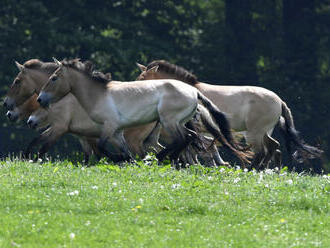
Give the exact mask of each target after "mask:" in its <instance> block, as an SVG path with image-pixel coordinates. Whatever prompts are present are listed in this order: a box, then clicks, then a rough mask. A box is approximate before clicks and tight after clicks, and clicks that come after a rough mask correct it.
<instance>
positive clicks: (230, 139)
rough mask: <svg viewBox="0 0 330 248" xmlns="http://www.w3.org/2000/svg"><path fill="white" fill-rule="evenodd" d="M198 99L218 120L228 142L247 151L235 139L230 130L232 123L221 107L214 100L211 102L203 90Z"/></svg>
mask: <svg viewBox="0 0 330 248" xmlns="http://www.w3.org/2000/svg"><path fill="white" fill-rule="evenodd" d="M198 100H200V101H201V103H202V104H203V106H205V107H206V108H207V109H208V111H209V112H210V114H211V115H212V117H213V118H214V120H215V121H216V123H217V125H218V126H219V129H220V131H221V133H222V134H223V136H224V137H225V138H226V140H227V141H228V143H229V144H230V145H231V146H232V147H233V148H235V149H237V150H238V151H246V150H247V149H246V148H243V147H242V146H241V145H239V144H238V143H237V142H236V141H235V139H234V137H233V134H232V132H231V131H230V124H229V121H228V119H227V117H226V115H225V114H224V113H223V112H221V111H220V110H219V108H218V107H217V106H216V105H215V104H214V103H213V102H211V100H210V99H208V98H207V97H206V96H204V95H203V94H202V93H201V92H198Z"/></svg>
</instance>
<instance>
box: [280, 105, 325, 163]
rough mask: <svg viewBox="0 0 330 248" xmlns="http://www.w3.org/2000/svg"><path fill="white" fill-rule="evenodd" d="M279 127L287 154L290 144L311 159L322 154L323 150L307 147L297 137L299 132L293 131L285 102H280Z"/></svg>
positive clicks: (291, 119) (289, 111)
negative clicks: (308, 155)
mask: <svg viewBox="0 0 330 248" xmlns="http://www.w3.org/2000/svg"><path fill="white" fill-rule="evenodd" d="M279 127H280V129H281V131H282V132H281V133H282V135H283V136H284V139H285V145H286V149H287V151H288V153H289V154H291V153H292V151H291V144H292V143H293V144H294V145H296V146H297V148H298V149H301V150H303V151H305V152H307V153H308V154H310V155H311V158H318V157H320V156H321V155H322V153H323V152H324V151H323V150H321V149H319V148H317V147H314V146H311V145H308V144H306V143H305V141H304V140H303V139H302V138H301V137H300V136H299V132H298V131H297V130H296V129H295V126H294V122H293V117H292V114H291V110H290V109H289V108H288V106H287V105H286V103H285V102H283V101H282V115H281V117H280V120H279Z"/></svg>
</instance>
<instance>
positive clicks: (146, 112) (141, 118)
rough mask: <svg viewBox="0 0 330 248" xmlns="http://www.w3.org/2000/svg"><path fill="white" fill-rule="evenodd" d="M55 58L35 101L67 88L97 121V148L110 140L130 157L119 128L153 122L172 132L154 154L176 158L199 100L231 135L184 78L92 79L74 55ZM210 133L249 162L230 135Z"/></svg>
mask: <svg viewBox="0 0 330 248" xmlns="http://www.w3.org/2000/svg"><path fill="white" fill-rule="evenodd" d="M54 61H55V63H57V65H58V69H57V70H56V71H55V72H54V73H53V75H51V76H50V78H49V80H48V82H47V83H46V84H45V85H44V86H43V88H42V90H41V92H40V94H39V97H38V102H39V103H40V104H41V106H44V107H46V106H48V105H49V104H50V103H54V102H57V101H59V100H60V99H62V98H63V97H64V96H65V95H67V94H69V93H72V94H73V95H74V96H75V97H76V98H77V100H78V101H79V103H80V104H81V106H82V107H83V108H84V109H85V111H86V112H87V113H88V115H89V116H90V117H91V118H92V119H93V120H94V121H95V122H97V123H98V124H100V125H101V126H102V132H101V136H100V142H99V148H100V149H101V150H102V151H103V150H104V146H105V144H106V142H107V141H109V142H110V143H111V144H112V145H114V147H117V148H118V149H119V151H120V152H121V154H123V157H124V158H125V159H126V160H127V159H130V158H131V153H130V150H129V148H128V145H127V143H126V141H125V139H124V136H123V130H124V129H125V128H129V127H134V126H140V125H145V124H148V123H152V122H156V121H157V122H160V124H161V125H162V127H163V128H164V129H165V130H166V131H167V132H168V133H170V134H171V135H172V137H173V142H172V144H171V145H169V146H168V147H167V148H166V149H163V150H162V151H161V152H160V153H158V154H157V158H158V159H159V160H163V159H164V158H165V156H166V155H168V154H169V155H170V158H171V159H176V158H177V157H178V156H179V154H180V153H181V151H182V150H183V149H184V148H186V146H187V145H188V144H190V143H191V142H192V141H194V140H196V139H198V135H197V134H196V132H194V131H193V130H191V129H190V128H188V127H187V126H186V124H187V123H188V122H189V121H190V120H191V119H192V117H193V116H194V115H195V114H196V110H197V107H198V104H202V105H204V106H205V107H206V108H207V109H208V110H209V111H210V113H211V115H212V116H213V117H214V118H215V120H216V124H217V125H218V127H219V129H220V130H221V131H223V130H224V131H225V132H224V133H226V135H227V137H232V136H231V133H230V129H229V128H228V123H226V122H225V121H226V119H225V116H224V115H223V113H222V112H220V111H219V110H218V108H217V107H216V106H215V105H214V104H213V103H212V102H211V101H210V100H209V99H208V98H206V97H205V96H204V95H203V94H202V93H201V92H199V91H198V90H197V89H196V88H194V87H191V86H190V85H187V84H185V83H183V82H180V81H178V80H168V79H166V80H149V81H135V82H118V81H111V82H109V83H104V82H101V81H97V80H95V79H93V77H92V76H91V75H90V71H89V70H88V68H87V66H86V64H84V63H82V62H80V61H79V60H77V59H75V60H69V61H62V62H60V61H58V60H56V59H54ZM88 67H89V66H88ZM177 99H180V101H179V102H178V101H176V100H177ZM199 102H200V103H199ZM215 138H217V139H219V140H220V142H222V143H223V144H224V145H226V146H227V147H228V148H229V149H231V150H232V151H233V152H234V153H235V154H236V155H237V157H238V158H239V159H241V161H242V162H243V163H244V162H248V158H247V155H246V154H245V153H244V152H243V151H238V150H237V149H235V147H234V146H235V144H234V140H227V139H223V138H224V137H223V136H221V137H219V136H216V137H215ZM229 142H232V144H230V143H229Z"/></svg>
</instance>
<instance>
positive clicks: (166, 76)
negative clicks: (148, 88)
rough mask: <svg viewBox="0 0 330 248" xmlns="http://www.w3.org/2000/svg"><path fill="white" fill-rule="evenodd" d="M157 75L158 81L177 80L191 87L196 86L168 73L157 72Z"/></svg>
mask: <svg viewBox="0 0 330 248" xmlns="http://www.w3.org/2000/svg"><path fill="white" fill-rule="evenodd" d="M156 73H157V78H158V79H176V80H179V81H182V82H184V83H186V84H189V85H192V86H194V84H191V83H189V82H186V81H185V80H184V79H182V78H181V77H179V76H178V75H175V74H169V73H166V72H156Z"/></svg>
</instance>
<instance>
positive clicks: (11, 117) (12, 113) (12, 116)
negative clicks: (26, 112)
mask: <svg viewBox="0 0 330 248" xmlns="http://www.w3.org/2000/svg"><path fill="white" fill-rule="evenodd" d="M6 115H7V118H8V119H9V120H10V121H16V120H17V119H18V114H17V113H16V112H15V111H11V110H10V111H8V112H7V114H6Z"/></svg>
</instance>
